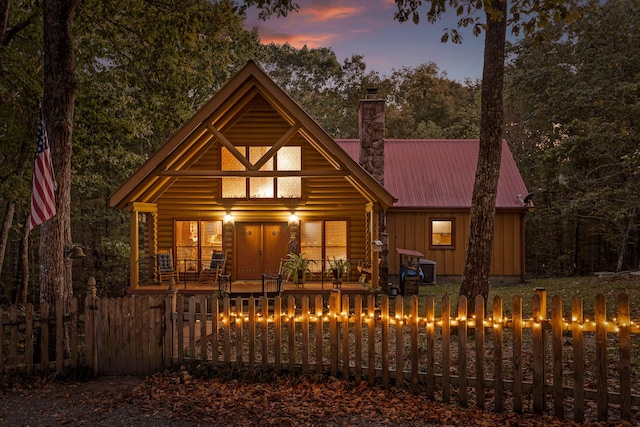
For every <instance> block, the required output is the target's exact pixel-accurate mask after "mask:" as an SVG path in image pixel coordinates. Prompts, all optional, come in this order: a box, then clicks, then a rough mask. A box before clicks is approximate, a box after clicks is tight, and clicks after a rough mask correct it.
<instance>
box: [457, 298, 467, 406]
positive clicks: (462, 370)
mask: <svg viewBox="0 0 640 427" xmlns="http://www.w3.org/2000/svg"><path fill="white" fill-rule="evenodd" d="M458 401H459V402H460V406H462V407H466V406H467V404H468V395H467V297H465V296H464V295H460V297H459V298H458Z"/></svg>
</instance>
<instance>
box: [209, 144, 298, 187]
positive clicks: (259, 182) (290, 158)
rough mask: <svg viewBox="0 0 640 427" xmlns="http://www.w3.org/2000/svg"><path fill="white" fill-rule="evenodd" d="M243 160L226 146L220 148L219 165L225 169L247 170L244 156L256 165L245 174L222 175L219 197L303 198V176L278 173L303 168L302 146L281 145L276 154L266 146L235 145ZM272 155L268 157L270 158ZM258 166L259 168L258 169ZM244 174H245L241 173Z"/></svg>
mask: <svg viewBox="0 0 640 427" xmlns="http://www.w3.org/2000/svg"><path fill="white" fill-rule="evenodd" d="M235 148H236V150H238V153H239V154H240V155H242V156H244V161H241V160H239V159H238V158H237V157H236V156H235V155H234V153H232V152H231V151H230V150H229V149H227V148H226V147H221V150H222V151H221V158H222V164H221V168H222V171H224V172H233V171H242V172H246V171H247V167H246V166H245V164H246V163H247V162H246V159H248V163H249V164H250V165H251V166H256V168H255V169H254V171H253V173H250V174H249V175H250V176H248V177H228V178H222V197H223V198H227V199H246V198H247V195H249V198H251V199H273V198H279V199H284V198H300V197H302V178H301V177H299V176H284V177H283V176H278V174H277V173H273V172H278V171H298V172H299V171H300V170H301V169H302V160H301V159H302V148H301V147H298V146H287V147H281V148H280V149H279V150H278V151H277V152H276V153H275V154H272V153H270V150H271V147H269V146H252V147H245V146H236V147H235ZM270 156H271V157H270ZM258 166H259V168H258ZM242 175H245V176H246V174H242Z"/></svg>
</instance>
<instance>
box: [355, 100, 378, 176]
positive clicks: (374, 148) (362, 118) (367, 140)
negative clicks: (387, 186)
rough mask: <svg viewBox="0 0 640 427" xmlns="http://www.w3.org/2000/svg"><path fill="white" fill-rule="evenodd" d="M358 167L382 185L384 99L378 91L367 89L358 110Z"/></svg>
mask: <svg viewBox="0 0 640 427" xmlns="http://www.w3.org/2000/svg"><path fill="white" fill-rule="evenodd" d="M358 129H359V132H360V166H362V167H363V168H364V170H366V171H367V172H369V173H370V174H371V176H373V177H374V178H375V179H376V180H378V182H379V183H380V184H381V185H384V99H379V98H378V89H376V88H368V89H367V97H366V98H365V99H363V100H362V101H360V106H359V108H358Z"/></svg>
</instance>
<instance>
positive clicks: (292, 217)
mask: <svg viewBox="0 0 640 427" xmlns="http://www.w3.org/2000/svg"><path fill="white" fill-rule="evenodd" d="M289 222H298V215H296V214H291V215H289Z"/></svg>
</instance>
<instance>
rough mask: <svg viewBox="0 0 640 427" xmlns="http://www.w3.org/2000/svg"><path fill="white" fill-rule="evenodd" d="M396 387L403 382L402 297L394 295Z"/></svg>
mask: <svg viewBox="0 0 640 427" xmlns="http://www.w3.org/2000/svg"><path fill="white" fill-rule="evenodd" d="M395 316H396V325H395V333H396V380H395V383H396V387H402V385H403V383H404V334H403V333H402V332H403V329H404V298H402V296H400V295H398V296H397V297H396V307H395Z"/></svg>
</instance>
